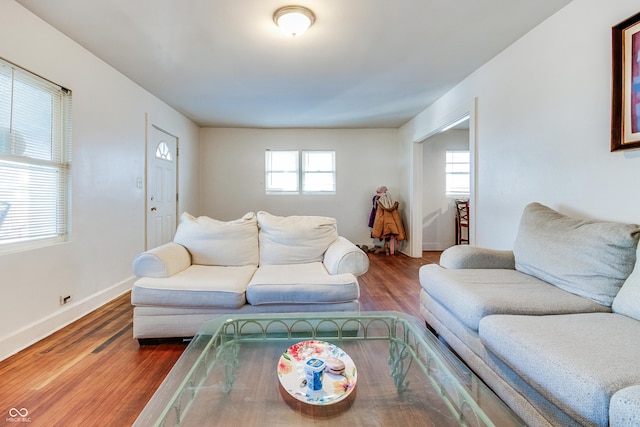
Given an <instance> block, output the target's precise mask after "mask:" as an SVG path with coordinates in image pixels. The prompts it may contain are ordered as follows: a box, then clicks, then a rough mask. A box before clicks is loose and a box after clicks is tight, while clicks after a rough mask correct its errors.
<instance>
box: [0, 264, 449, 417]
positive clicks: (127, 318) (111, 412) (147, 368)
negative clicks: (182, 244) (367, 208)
mask: <svg viewBox="0 0 640 427" xmlns="http://www.w3.org/2000/svg"><path fill="white" fill-rule="evenodd" d="M369 258H370V260H371V266H370V268H369V271H368V272H367V273H366V274H365V275H363V276H361V277H359V278H358V281H359V282H360V288H361V298H360V302H361V310H366V311H370V310H394V311H402V312H406V313H409V314H413V315H415V316H419V315H420V313H419V297H418V295H419V291H420V284H419V282H418V269H419V268H420V266H422V265H424V264H429V263H437V262H438V260H439V259H440V252H424V253H423V257H422V258H409V257H407V256H404V255H402V254H396V255H384V254H373V253H370V254H369ZM129 297H130V296H129V294H128V293H127V294H125V295H123V296H121V297H120V298H117V299H116V300H114V301H112V302H110V303H109V304H106V305H105V306H103V307H101V308H99V309H98V310H96V311H94V312H92V313H90V314H88V315H87V316H85V317H83V318H82V319H80V320H78V321H76V322H74V323H73V324H71V325H69V326H68V327H66V328H64V329H62V330H60V331H58V332H56V333H55V334H53V335H51V336H49V337H47V338H45V339H44V340H42V341H40V342H38V343H36V344H34V345H33V346H31V347H29V348H27V349H25V350H24V351H22V352H20V353H18V354H16V355H15V356H12V357H10V358H8V359H6V360H4V361H2V362H0V412H1V415H0V425H11V426H18V425H21V426H24V425H29V426H65V427H66V426H129V425H131V424H132V423H133V421H134V420H135V419H136V417H137V416H138V414H139V413H140V411H141V410H142V408H143V407H144V406H145V405H146V403H147V401H148V400H149V399H150V398H151V396H152V395H153V393H154V391H155V390H156V388H157V387H158V386H159V385H160V383H161V382H162V380H163V379H164V377H165V376H166V375H167V373H168V372H169V370H170V369H171V367H172V366H173V364H174V363H175V362H176V360H177V359H178V357H180V354H181V353H182V351H183V350H184V348H185V347H186V344H185V343H182V342H169V343H162V344H158V345H155V346H143V347H140V346H139V345H138V342H137V341H136V340H134V339H133V338H132V315H133V308H132V307H131V305H130V303H129ZM18 411H21V412H22V415H25V411H28V414H26V417H24V419H22V415H16V412H18ZM3 422H4V423H5V424H2V423H3Z"/></svg>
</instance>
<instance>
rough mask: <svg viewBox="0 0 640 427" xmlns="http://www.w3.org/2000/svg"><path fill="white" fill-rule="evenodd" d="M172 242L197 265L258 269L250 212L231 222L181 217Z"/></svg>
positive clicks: (253, 219) (255, 231)
mask: <svg viewBox="0 0 640 427" xmlns="http://www.w3.org/2000/svg"><path fill="white" fill-rule="evenodd" d="M173 241H174V242H176V243H179V244H181V245H182V246H184V247H185V248H187V250H188V251H189V252H190V253H191V263H192V264H200V265H220V266H238V265H258V258H259V257H258V223H257V220H256V216H255V214H254V213H253V212H249V213H247V214H246V215H244V216H243V217H242V218H239V219H236V220H233V221H219V220H217V219H213V218H209V217H207V216H200V217H198V218H195V217H194V216H192V215H190V214H188V213H187V212H185V213H183V214H182V215H181V216H180V224H179V225H178V229H177V230H176V235H175V237H174V238H173Z"/></svg>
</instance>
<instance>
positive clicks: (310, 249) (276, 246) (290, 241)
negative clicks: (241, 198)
mask: <svg viewBox="0 0 640 427" xmlns="http://www.w3.org/2000/svg"><path fill="white" fill-rule="evenodd" d="M257 217H258V225H259V226H260V237H259V239H260V265H262V264H302V263H308V262H317V261H322V259H323V257H324V253H325V252H326V250H327V248H328V247H329V245H330V244H331V243H333V242H334V241H336V240H337V239H338V229H337V225H336V220H335V219H334V218H328V217H323V216H287V217H282V216H275V215H271V214H270V213H268V212H264V211H260V212H258V214H257Z"/></svg>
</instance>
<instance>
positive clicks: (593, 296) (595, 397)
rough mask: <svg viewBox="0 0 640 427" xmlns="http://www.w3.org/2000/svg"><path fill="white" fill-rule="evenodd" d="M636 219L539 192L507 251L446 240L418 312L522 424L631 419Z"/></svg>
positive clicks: (638, 329) (637, 361)
mask: <svg viewBox="0 0 640 427" xmlns="http://www.w3.org/2000/svg"><path fill="white" fill-rule="evenodd" d="M639 237H640V226H638V225H633V224H617V223H607V222H596V221H584V220H580V219H576V218H570V217H567V216H565V215H562V214H560V213H558V212H556V211H554V210H552V209H549V208H548V207H545V206H543V205H540V204H538V203H532V204H530V205H528V206H527V207H526V208H525V210H524V213H523V215H522V220H521V223H520V228H519V231H518V236H517V238H516V242H515V244H514V249H513V251H496V250H489V249H483V248H478V247H473V246H454V247H452V248H450V249H448V250H446V251H445V252H443V253H442V256H441V259H440V265H435V264H433V265H427V266H423V267H421V269H420V283H421V285H422V289H421V295H420V311H421V313H422V316H423V317H424V318H425V320H426V322H427V323H428V324H429V325H430V326H431V327H432V328H434V329H435V330H436V332H437V333H438V334H439V335H440V337H441V338H443V339H444V340H445V341H446V342H447V343H448V344H449V345H450V346H451V347H452V348H453V349H454V350H455V351H456V352H457V353H458V355H460V357H461V358H462V359H463V360H464V361H465V362H466V363H467V364H468V365H469V366H470V367H471V368H472V369H473V370H474V371H475V372H476V373H477V374H478V375H479V376H480V377H481V378H482V379H483V380H484V381H485V382H486V383H487V384H488V385H489V386H490V387H491V388H493V390H494V391H495V392H496V393H497V394H498V395H499V396H500V397H501V398H502V399H503V400H504V401H505V402H506V403H507V404H508V405H509V406H510V407H511V408H512V409H513V410H514V411H515V412H516V413H518V414H519V415H520V416H521V417H522V418H523V419H524V421H525V422H526V423H527V424H528V425H530V426H563V427H564V426H608V425H609V426H612V427H622V426H625V427H627V426H640V261H639V255H638V249H637V245H638V238H639Z"/></svg>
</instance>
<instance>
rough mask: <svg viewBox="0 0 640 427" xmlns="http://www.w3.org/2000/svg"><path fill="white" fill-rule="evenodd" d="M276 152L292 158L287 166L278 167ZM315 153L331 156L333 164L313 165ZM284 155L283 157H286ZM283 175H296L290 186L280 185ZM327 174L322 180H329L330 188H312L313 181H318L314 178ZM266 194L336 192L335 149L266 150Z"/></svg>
mask: <svg viewBox="0 0 640 427" xmlns="http://www.w3.org/2000/svg"><path fill="white" fill-rule="evenodd" d="M274 154H283V155H284V156H289V157H291V158H292V159H295V160H291V162H290V163H289V164H288V165H286V167H284V168H283V167H280V169H276V164H275V163H276V162H275V161H274ZM314 154H318V155H322V156H326V155H327V154H329V155H330V156H331V166H330V168H329V169H326V168H320V169H316V168H315V167H314V166H313V165H314V164H316V162H314V161H313V158H312V157H313V156H314ZM284 156H283V157H284ZM279 175H280V178H282V176H283V175H294V179H293V180H291V181H292V182H291V183H290V184H291V185H289V186H288V187H283V186H282V185H278V184H277V183H278V182H282V181H283V180H282V179H280V180H279V179H278V178H279ZM320 176H325V177H324V179H321V181H325V182H328V186H329V189H326V190H319V189H317V188H310V187H311V186H312V185H313V182H317V180H314V179H313V178H314V177H316V178H318V177H320ZM265 194H267V195H299V194H304V195H314V194H316V195H332V194H336V153H335V151H334V150H270V149H267V150H266V151H265Z"/></svg>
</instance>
